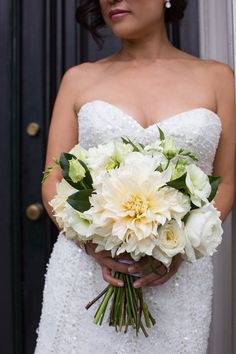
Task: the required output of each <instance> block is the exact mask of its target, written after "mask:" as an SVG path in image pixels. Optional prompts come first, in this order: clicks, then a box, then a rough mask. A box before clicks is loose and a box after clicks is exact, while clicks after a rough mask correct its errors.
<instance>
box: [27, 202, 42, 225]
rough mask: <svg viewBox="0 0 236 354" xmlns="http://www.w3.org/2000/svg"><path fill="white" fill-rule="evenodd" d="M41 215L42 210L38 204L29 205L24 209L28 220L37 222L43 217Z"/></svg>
mask: <svg viewBox="0 0 236 354" xmlns="http://www.w3.org/2000/svg"><path fill="white" fill-rule="evenodd" d="M43 213H44V209H43V206H42V204H40V203H35V204H30V205H29V206H28V207H27V208H26V216H27V218H28V219H29V220H34V221H35V220H38V219H39V218H40V217H41V216H42V215H43Z"/></svg>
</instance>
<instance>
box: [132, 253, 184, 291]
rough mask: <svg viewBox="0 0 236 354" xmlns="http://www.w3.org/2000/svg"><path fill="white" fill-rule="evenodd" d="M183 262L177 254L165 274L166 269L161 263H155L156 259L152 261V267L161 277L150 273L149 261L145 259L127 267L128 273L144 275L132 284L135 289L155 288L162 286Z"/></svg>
mask: <svg viewBox="0 0 236 354" xmlns="http://www.w3.org/2000/svg"><path fill="white" fill-rule="evenodd" d="M182 262H183V258H182V257H181V255H180V254H177V255H176V256H175V257H173V260H172V263H171V265H170V268H169V272H167V268H166V267H165V266H164V264H163V263H161V262H159V261H157V260H156V259H152V265H153V267H154V268H155V269H156V270H157V272H158V273H160V274H163V275H157V274H156V273H154V272H153V271H152V268H151V264H150V261H148V259H147V257H144V258H142V259H141V260H140V261H138V262H136V263H135V264H134V265H132V266H130V267H129V272H130V273H138V272H141V273H144V274H146V275H144V276H142V277H140V278H139V279H138V280H136V281H135V282H134V283H133V286H134V287H135V288H140V287H142V286H156V285H160V284H164V283H165V282H167V281H168V280H169V279H170V278H171V277H172V276H173V275H174V274H175V273H176V272H177V271H178V269H179V266H180V264H181V263H182Z"/></svg>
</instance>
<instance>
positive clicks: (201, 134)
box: [77, 100, 221, 174]
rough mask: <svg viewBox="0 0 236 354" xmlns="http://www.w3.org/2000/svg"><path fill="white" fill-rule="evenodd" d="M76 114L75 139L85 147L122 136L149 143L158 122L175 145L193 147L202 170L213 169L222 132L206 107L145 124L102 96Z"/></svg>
mask: <svg viewBox="0 0 236 354" xmlns="http://www.w3.org/2000/svg"><path fill="white" fill-rule="evenodd" d="M77 115H78V121H79V137H78V139H79V142H80V144H81V146H83V147H84V148H86V149H88V148H90V147H92V146H96V145H98V144H105V143H108V142H109V141H111V140H114V139H117V138H119V137H121V136H124V137H125V136H127V137H130V138H131V139H133V140H134V141H136V142H140V143H143V144H148V143H151V142H154V141H155V140H157V139H159V132H158V129H157V125H158V126H159V127H160V128H161V129H162V130H163V132H164V133H165V135H166V136H168V135H172V136H173V137H174V138H175V141H176V144H177V146H178V147H182V148H184V149H186V150H189V151H192V152H193V153H194V154H195V155H196V156H197V158H198V160H199V161H198V165H199V167H201V168H202V169H203V170H204V172H205V173H207V174H211V173H212V169H213V161H214V157H215V153H216V150H217V147H218V143H219V138H220V134H221V120H220V118H219V116H218V115H217V114H216V113H214V112H213V111H211V110H210V109H208V108H203V107H200V108H195V109H192V110H188V111H184V112H181V113H177V114H175V115H173V116H171V117H169V118H167V119H164V120H163V121H161V122H157V124H151V125H150V126H148V127H147V128H144V127H142V126H141V125H140V124H139V123H138V122H137V120H135V119H134V118H133V117H131V116H130V115H128V114H127V113H125V112H124V111H122V110H121V109H120V108H118V107H116V106H114V105H112V104H110V103H108V102H105V101H102V100H93V101H89V102H87V103H85V104H84V105H82V107H81V109H80V111H79V112H78V114H77Z"/></svg>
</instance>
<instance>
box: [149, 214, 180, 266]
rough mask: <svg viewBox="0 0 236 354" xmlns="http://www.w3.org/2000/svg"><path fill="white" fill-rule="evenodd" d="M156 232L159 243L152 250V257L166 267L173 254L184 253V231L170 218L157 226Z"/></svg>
mask: <svg viewBox="0 0 236 354" xmlns="http://www.w3.org/2000/svg"><path fill="white" fill-rule="evenodd" d="M158 234H159V244H158V245H157V246H156V247H155V248H154V250H153V257H154V258H156V259H158V260H159V261H161V262H162V263H164V264H165V265H166V266H167V267H168V266H169V265H170V264H171V261H172V258H173V257H174V256H175V255H177V254H179V253H182V254H184V248H185V245H186V238H185V233H184V230H183V227H182V226H180V225H179V224H178V223H177V222H176V221H175V220H173V219H172V220H170V221H168V222H166V223H165V224H164V225H163V226H161V227H159V229H158Z"/></svg>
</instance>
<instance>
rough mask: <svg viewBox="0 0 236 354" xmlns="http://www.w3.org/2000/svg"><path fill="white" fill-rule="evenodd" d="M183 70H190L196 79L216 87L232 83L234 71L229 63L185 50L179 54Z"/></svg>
mask: <svg viewBox="0 0 236 354" xmlns="http://www.w3.org/2000/svg"><path fill="white" fill-rule="evenodd" d="M180 58H181V59H182V60H181V64H180V65H182V67H183V68H184V70H188V71H189V72H191V74H192V75H193V76H195V77H196V79H202V80H203V82H206V83H208V84H212V85H214V86H215V87H216V88H217V87H221V86H222V85H227V84H229V85H232V83H234V71H233V69H232V68H231V67H230V65H228V64H226V63H223V62H220V61H218V60H215V59H203V58H199V57H196V56H193V55H190V54H188V53H185V52H181V55H180Z"/></svg>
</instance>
